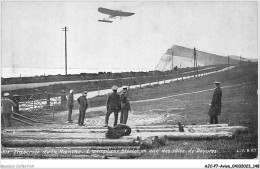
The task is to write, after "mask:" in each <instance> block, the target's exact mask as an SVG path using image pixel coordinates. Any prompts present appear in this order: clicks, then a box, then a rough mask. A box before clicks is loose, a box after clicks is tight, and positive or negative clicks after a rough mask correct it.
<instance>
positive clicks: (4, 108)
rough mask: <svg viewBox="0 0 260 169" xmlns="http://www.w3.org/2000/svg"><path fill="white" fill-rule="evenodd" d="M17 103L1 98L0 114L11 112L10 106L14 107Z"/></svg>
mask: <svg viewBox="0 0 260 169" xmlns="http://www.w3.org/2000/svg"><path fill="white" fill-rule="evenodd" d="M16 106H17V105H16V104H15V103H14V102H13V101H12V100H11V99H8V98H4V99H2V100H1V113H2V114H11V113H12V107H16Z"/></svg>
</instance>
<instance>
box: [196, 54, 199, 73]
mask: <svg viewBox="0 0 260 169" xmlns="http://www.w3.org/2000/svg"><path fill="white" fill-rule="evenodd" d="M197 56H198V55H197V52H196V69H197V77H198V76H199V70H198V58H197Z"/></svg>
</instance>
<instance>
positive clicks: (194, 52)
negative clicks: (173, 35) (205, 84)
mask: <svg viewBox="0 0 260 169" xmlns="http://www.w3.org/2000/svg"><path fill="white" fill-rule="evenodd" d="M193 54H194V59H193V60H194V77H195V74H196V68H195V66H196V49H195V47H194V51H193Z"/></svg>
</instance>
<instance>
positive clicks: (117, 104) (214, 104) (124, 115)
mask: <svg viewBox="0 0 260 169" xmlns="http://www.w3.org/2000/svg"><path fill="white" fill-rule="evenodd" d="M214 84H215V86H216V88H215V91H214V94H213V97H212V101H211V103H210V109H209V111H208V115H209V117H210V124H218V116H219V115H220V114H221V98H222V91H221V89H220V82H215V83H214ZM117 89H118V87H117V86H115V85H114V86H112V90H113V93H112V94H110V95H109V96H108V99H107V104H106V109H107V112H106V116H105V125H104V127H107V126H108V121H109V116H110V115H111V113H114V126H116V125H117V123H118V114H119V112H121V116H120V123H121V124H126V122H127V119H128V113H129V112H131V107H130V102H129V98H128V95H127V86H124V87H123V92H122V94H121V95H119V94H118V93H117ZM87 94H88V92H87V91H83V92H82V96H80V97H79V98H78V99H77V101H78V103H79V119H78V125H79V126H83V125H84V119H85V113H86V110H87V108H88V100H87ZM13 107H17V105H16V104H15V103H14V102H13V101H12V100H11V99H10V98H9V93H4V97H3V99H2V100H1V122H2V124H4V125H5V126H6V127H11V115H12V110H13ZM73 107H74V95H73V90H70V94H69V95H68V109H69V112H68V122H69V123H72V122H73V121H72V119H71V115H72V110H73Z"/></svg>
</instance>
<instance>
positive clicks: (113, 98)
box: [104, 86, 120, 127]
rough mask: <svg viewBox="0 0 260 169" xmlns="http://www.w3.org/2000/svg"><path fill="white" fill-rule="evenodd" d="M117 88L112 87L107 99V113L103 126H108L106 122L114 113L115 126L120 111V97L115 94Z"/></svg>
mask: <svg viewBox="0 0 260 169" xmlns="http://www.w3.org/2000/svg"><path fill="white" fill-rule="evenodd" d="M117 89H118V87H117V86H112V90H113V93H112V94H110V95H109V96H108V99H107V113H106V117H105V126H104V127H107V126H108V120H109V116H110V114H111V113H113V112H114V126H116V125H117V120H118V112H119V111H120V95H118V94H117Z"/></svg>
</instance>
